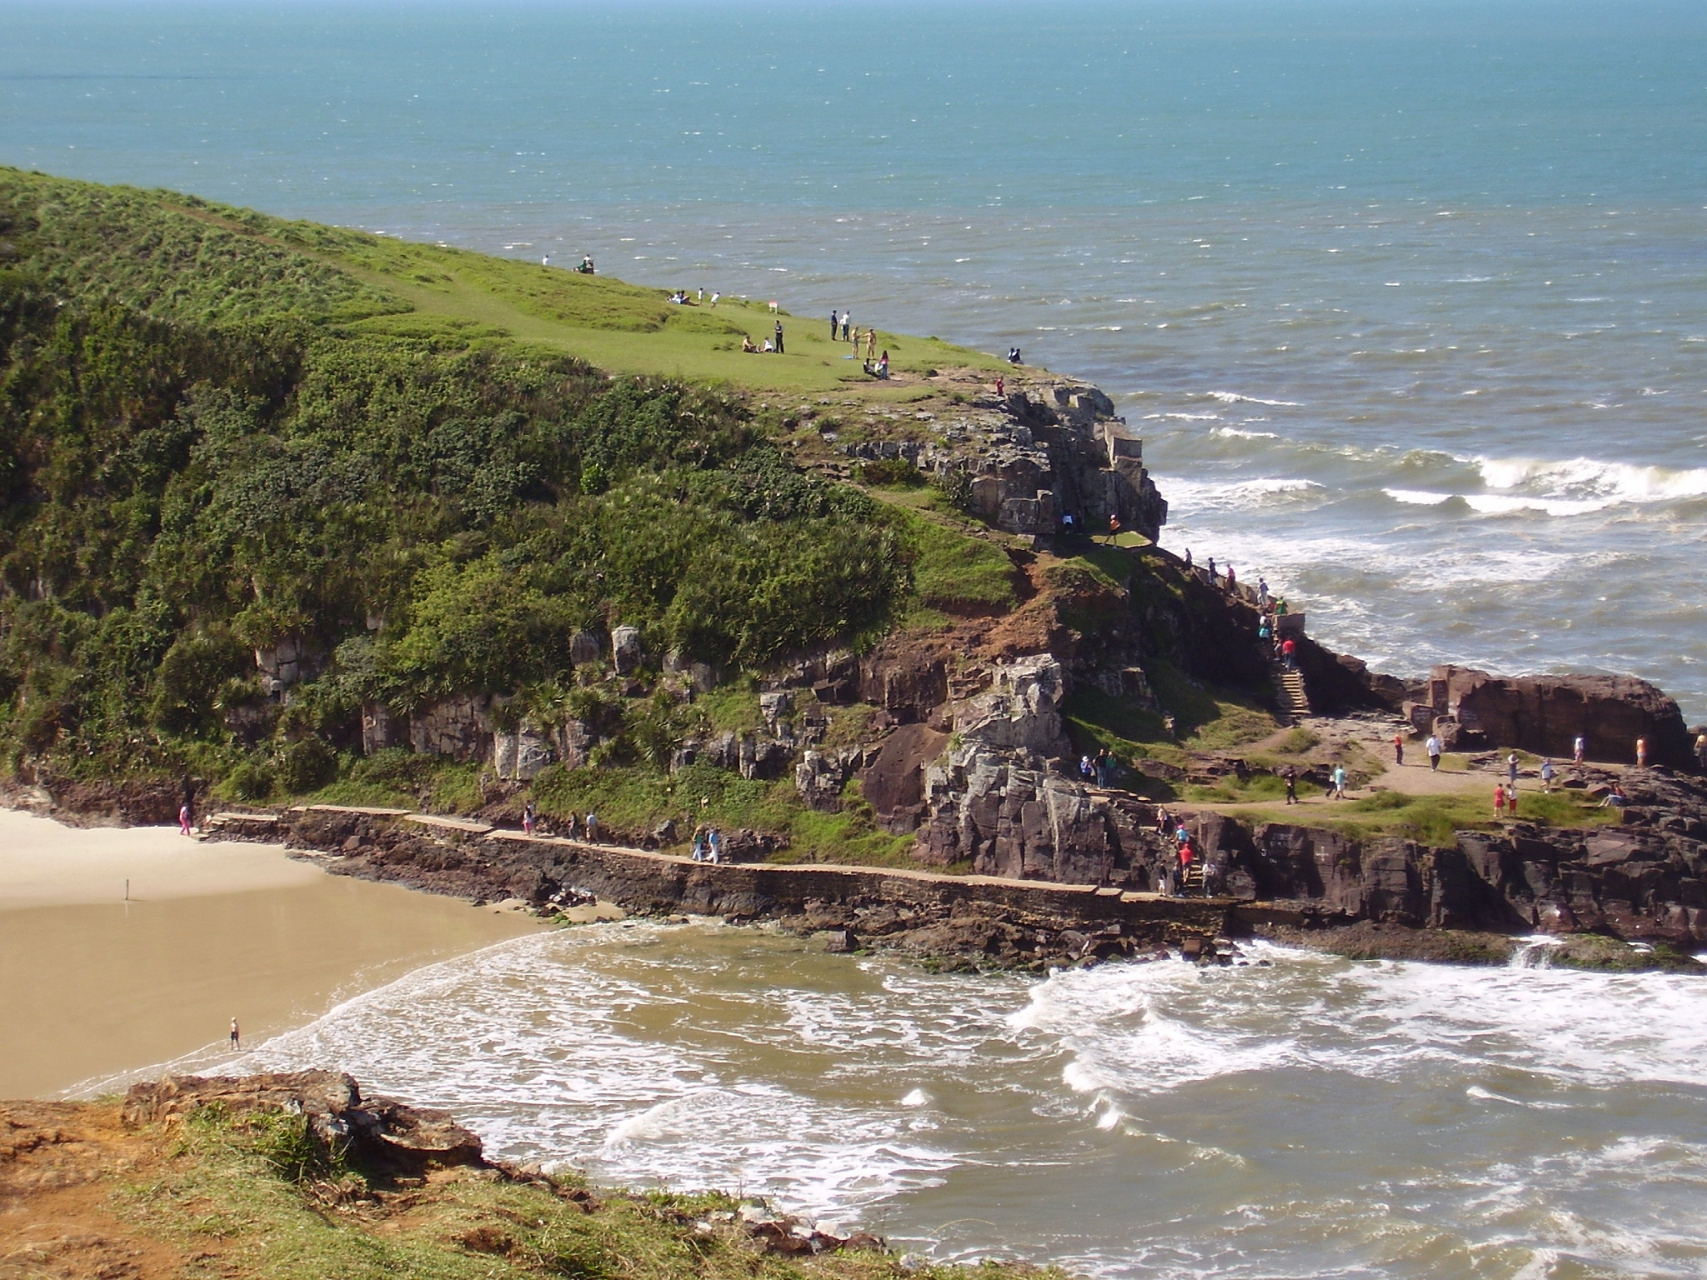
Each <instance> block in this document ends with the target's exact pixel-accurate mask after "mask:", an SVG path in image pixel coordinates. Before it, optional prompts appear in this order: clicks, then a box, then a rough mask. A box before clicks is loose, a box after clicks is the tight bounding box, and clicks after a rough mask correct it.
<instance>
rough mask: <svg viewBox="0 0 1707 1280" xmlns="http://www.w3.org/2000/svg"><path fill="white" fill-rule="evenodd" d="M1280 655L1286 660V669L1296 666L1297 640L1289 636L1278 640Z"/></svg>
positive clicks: (1289, 669)
mask: <svg viewBox="0 0 1707 1280" xmlns="http://www.w3.org/2000/svg"><path fill="white" fill-rule="evenodd" d="M1280 656H1281V657H1282V658H1284V659H1285V660H1286V669H1287V670H1288V671H1291V670H1293V669H1295V668H1296V667H1297V666H1298V642H1297V641H1296V640H1294V639H1293V638H1292V637H1291V636H1287V637H1286V639H1285V640H1283V641H1281V642H1280Z"/></svg>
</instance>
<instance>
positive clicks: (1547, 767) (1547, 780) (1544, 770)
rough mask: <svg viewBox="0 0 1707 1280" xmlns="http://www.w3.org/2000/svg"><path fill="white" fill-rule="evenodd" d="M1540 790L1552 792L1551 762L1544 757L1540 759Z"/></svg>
mask: <svg viewBox="0 0 1707 1280" xmlns="http://www.w3.org/2000/svg"><path fill="white" fill-rule="evenodd" d="M1541 789H1542V790H1543V791H1546V792H1549V793H1550V792H1551V791H1552V790H1553V761H1552V760H1551V759H1550V758H1549V757H1546V756H1543V757H1542V759H1541Z"/></svg>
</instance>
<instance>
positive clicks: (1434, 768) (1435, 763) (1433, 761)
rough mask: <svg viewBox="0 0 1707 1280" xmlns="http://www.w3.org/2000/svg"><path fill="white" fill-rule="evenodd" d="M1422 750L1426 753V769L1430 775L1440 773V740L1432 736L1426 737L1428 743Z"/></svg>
mask: <svg viewBox="0 0 1707 1280" xmlns="http://www.w3.org/2000/svg"><path fill="white" fill-rule="evenodd" d="M1423 750H1425V751H1427V752H1428V767H1429V772H1430V773H1439V772H1440V739H1439V738H1437V737H1436V736H1435V735H1434V734H1432V733H1431V734H1429V735H1428V742H1427V743H1426V744H1425V745H1424V747H1423Z"/></svg>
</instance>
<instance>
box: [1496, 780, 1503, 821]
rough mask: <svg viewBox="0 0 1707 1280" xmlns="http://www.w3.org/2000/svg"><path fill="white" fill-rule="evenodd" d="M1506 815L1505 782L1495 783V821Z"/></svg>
mask: <svg viewBox="0 0 1707 1280" xmlns="http://www.w3.org/2000/svg"><path fill="white" fill-rule="evenodd" d="M1503 817H1505V783H1503V782H1500V783H1495V784H1494V821H1495V822H1498V821H1499V820H1500V819H1501V818H1503Z"/></svg>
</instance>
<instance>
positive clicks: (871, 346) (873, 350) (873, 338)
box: [865, 329, 877, 360]
mask: <svg viewBox="0 0 1707 1280" xmlns="http://www.w3.org/2000/svg"><path fill="white" fill-rule="evenodd" d="M865 358H866V359H867V360H875V359H877V330H876V329H867V330H866V331H865Z"/></svg>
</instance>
